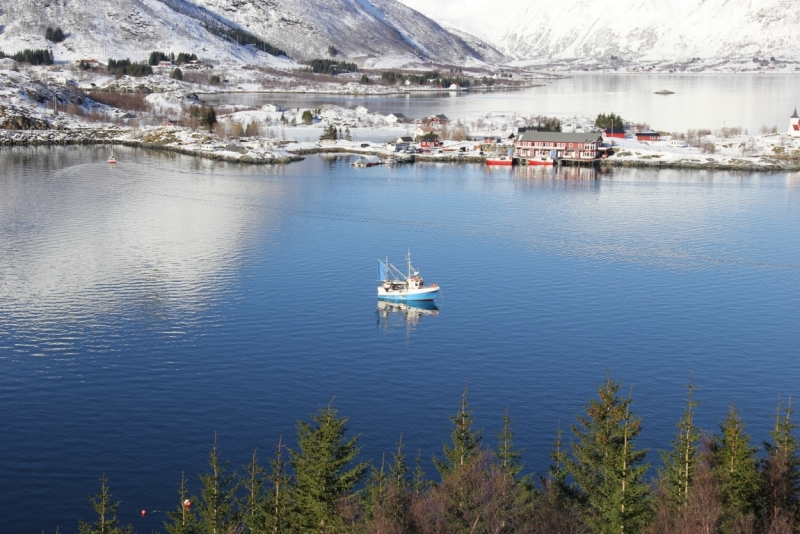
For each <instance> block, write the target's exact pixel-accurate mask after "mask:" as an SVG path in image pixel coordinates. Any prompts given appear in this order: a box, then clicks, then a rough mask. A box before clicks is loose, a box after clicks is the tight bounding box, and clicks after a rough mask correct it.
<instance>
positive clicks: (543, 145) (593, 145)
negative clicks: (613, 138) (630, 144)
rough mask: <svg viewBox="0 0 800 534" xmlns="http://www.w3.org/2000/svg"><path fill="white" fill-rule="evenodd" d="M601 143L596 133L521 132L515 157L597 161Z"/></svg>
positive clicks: (600, 137) (601, 140)
mask: <svg viewBox="0 0 800 534" xmlns="http://www.w3.org/2000/svg"><path fill="white" fill-rule="evenodd" d="M602 142H603V138H602V136H601V135H600V134H596V133H564V132H523V133H522V134H520V135H519V137H517V144H516V151H515V153H516V156H517V157H519V158H522V159H527V158H534V157H541V156H550V154H551V151H555V153H556V158H558V159H569V160H576V161H592V160H595V159H598V157H599V155H600V151H599V150H598V148H599V147H600V144H601V143H602Z"/></svg>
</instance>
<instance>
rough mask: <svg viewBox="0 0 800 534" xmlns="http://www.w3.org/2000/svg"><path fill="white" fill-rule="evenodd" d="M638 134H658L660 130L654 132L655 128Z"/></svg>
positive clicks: (637, 133)
mask: <svg viewBox="0 0 800 534" xmlns="http://www.w3.org/2000/svg"><path fill="white" fill-rule="evenodd" d="M636 135H658V132H654V131H653V130H645V131H643V132H636Z"/></svg>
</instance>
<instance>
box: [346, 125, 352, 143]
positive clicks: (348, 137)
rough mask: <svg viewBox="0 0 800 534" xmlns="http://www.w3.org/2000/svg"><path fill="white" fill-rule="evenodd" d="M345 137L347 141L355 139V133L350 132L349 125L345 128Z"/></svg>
mask: <svg viewBox="0 0 800 534" xmlns="http://www.w3.org/2000/svg"><path fill="white" fill-rule="evenodd" d="M344 138H345V140H346V141H352V140H353V135H352V134H351V133H350V127H349V126H348V127H347V128H345V130H344Z"/></svg>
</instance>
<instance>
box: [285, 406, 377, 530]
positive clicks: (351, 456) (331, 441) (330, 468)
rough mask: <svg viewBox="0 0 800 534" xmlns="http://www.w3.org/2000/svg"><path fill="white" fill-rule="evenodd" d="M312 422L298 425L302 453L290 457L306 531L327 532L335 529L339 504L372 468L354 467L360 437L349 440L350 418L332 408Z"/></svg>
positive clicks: (324, 409)
mask: <svg viewBox="0 0 800 534" xmlns="http://www.w3.org/2000/svg"><path fill="white" fill-rule="evenodd" d="M311 419H312V423H306V422H304V421H298V422H297V443H298V449H297V450H293V449H290V450H289V454H290V456H291V464H292V467H293V468H294V473H295V491H296V496H297V505H298V508H299V511H300V516H301V518H302V522H303V530H304V531H306V532H325V531H327V530H329V529H330V528H331V526H332V521H333V518H334V507H335V505H336V502H337V501H338V500H339V498H341V497H342V496H344V495H346V494H347V493H348V492H350V491H351V490H352V489H353V487H354V486H355V485H356V484H357V483H358V482H359V481H360V480H361V479H362V478H363V477H364V474H365V472H366V470H367V467H368V465H367V463H366V462H361V463H358V464H356V465H352V463H353V461H354V460H355V458H356V456H357V455H358V453H359V451H360V450H361V448H360V447H359V446H358V439H359V437H360V436H358V435H356V436H353V437H352V438H350V439H346V438H345V434H346V433H347V428H348V427H347V418H345V417H337V410H336V409H335V408H333V406H332V405H330V404H329V405H328V406H327V407H326V408H320V409H319V412H318V413H316V414H313V415H312V416H311Z"/></svg>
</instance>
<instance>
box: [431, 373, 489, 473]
mask: <svg viewBox="0 0 800 534" xmlns="http://www.w3.org/2000/svg"><path fill="white" fill-rule="evenodd" d="M467 392H468V389H467V387H464V393H463V394H462V395H461V405H460V407H459V410H458V412H457V413H456V415H454V416H452V415H448V416H447V417H448V418H449V419H450V422H451V423H453V427H454V428H453V432H452V433H451V434H450V440H451V441H452V445H447V444H446V443H445V444H444V445H442V453H443V455H444V458H442V459H441V460H440V459H439V458H436V457H435V456H434V458H433V463H434V465H435V466H436V469H438V470H439V473H440V474H441V475H442V477H444V476H445V475H447V474H449V473H450V472H451V471H453V470H454V469H458V468H460V467H463V466H465V465H467V464H469V462H470V460H472V459H473V458H474V457H475V455H476V454H478V452H479V451H480V448H481V440H482V437H481V433H482V432H481V430H475V431H473V429H472V427H473V425H474V424H475V417H474V416H473V415H472V410H469V409H468V408H469V406H468V404H467Z"/></svg>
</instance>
